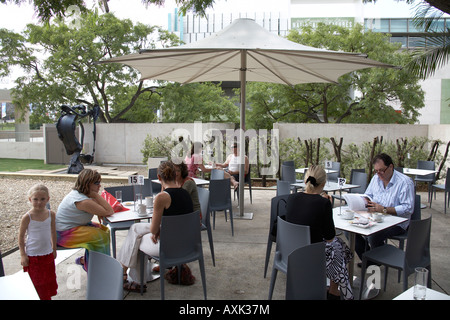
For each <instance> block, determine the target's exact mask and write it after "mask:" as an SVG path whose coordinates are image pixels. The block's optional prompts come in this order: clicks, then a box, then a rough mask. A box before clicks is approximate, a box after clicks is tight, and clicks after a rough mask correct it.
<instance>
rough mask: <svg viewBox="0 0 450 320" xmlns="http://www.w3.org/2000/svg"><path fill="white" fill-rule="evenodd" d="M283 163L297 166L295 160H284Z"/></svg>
mask: <svg viewBox="0 0 450 320" xmlns="http://www.w3.org/2000/svg"><path fill="white" fill-rule="evenodd" d="M282 164H284V165H285V166H291V167H294V166H295V162H294V160H286V161H283V163H282Z"/></svg>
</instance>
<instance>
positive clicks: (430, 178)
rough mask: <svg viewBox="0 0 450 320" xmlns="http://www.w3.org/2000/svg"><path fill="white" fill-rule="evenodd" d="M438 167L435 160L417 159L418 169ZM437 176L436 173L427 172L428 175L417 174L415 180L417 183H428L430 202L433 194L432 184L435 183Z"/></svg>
mask: <svg viewBox="0 0 450 320" xmlns="http://www.w3.org/2000/svg"><path fill="white" fill-rule="evenodd" d="M435 167H436V164H435V163H434V161H425V160H418V161H417V169H426V170H434V169H435ZM435 181H436V177H435V174H434V173H431V174H427V175H426V176H416V177H415V178H414V182H415V183H416V184H417V182H426V183H427V184H428V202H430V199H431V195H432V189H433V188H432V185H433V184H434V183H435Z"/></svg>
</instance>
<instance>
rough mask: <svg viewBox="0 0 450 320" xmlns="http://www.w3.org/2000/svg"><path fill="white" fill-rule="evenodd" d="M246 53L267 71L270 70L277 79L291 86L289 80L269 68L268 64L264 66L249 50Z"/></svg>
mask: <svg viewBox="0 0 450 320" xmlns="http://www.w3.org/2000/svg"><path fill="white" fill-rule="evenodd" d="M248 55H249V56H251V57H252V58H253V59H255V61H256V62H258V63H259V64H260V65H262V66H263V67H264V68H266V70H267V71H269V72H271V73H272V74H273V75H274V76H276V77H277V78H278V79H280V80H281V81H283V82H284V83H285V84H287V85H289V86H292V84H291V83H290V82H289V81H287V80H286V79H285V78H284V77H282V76H281V75H279V74H278V73H276V72H275V71H273V70H272V69H270V68H269V67H268V66H266V65H265V64H264V63H262V62H261V61H260V60H259V59H258V58H256V57H255V56H254V55H252V54H251V52H249V53H248Z"/></svg>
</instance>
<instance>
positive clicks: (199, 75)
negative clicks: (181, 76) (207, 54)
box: [185, 51, 239, 83]
mask: <svg viewBox="0 0 450 320" xmlns="http://www.w3.org/2000/svg"><path fill="white" fill-rule="evenodd" d="M230 52H231V51H230ZM238 54H239V52H235V53H234V54H233V55H231V56H229V57H227V58H226V59H224V60H222V61H219V62H218V63H216V64H214V65H213V66H211V68H209V69H207V70H205V71H204V72H201V73H198V74H196V75H195V76H193V77H192V78H189V79H188V80H186V81H185V82H186V83H189V82H192V81H194V80H195V79H197V78H198V77H201V76H202V75H204V74H206V73H208V72H209V71H211V70H213V69H214V68H216V67H217V66H218V65H220V64H222V63H224V62H227V61H228V60H230V59H232V58H234V57H235V56H237V55H238ZM212 58H216V57H211V59H212ZM205 60H207V59H205Z"/></svg>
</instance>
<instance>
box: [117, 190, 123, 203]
mask: <svg viewBox="0 0 450 320" xmlns="http://www.w3.org/2000/svg"><path fill="white" fill-rule="evenodd" d="M116 200H117V201H118V202H120V203H122V190H117V191H116Z"/></svg>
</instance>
